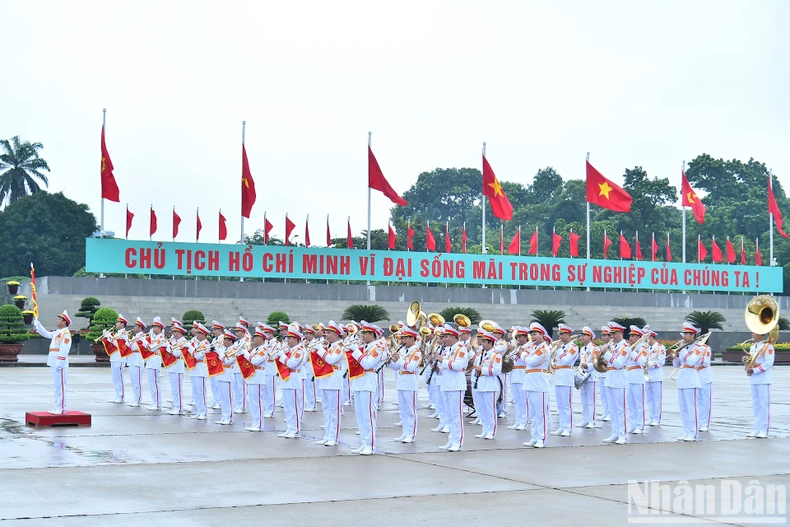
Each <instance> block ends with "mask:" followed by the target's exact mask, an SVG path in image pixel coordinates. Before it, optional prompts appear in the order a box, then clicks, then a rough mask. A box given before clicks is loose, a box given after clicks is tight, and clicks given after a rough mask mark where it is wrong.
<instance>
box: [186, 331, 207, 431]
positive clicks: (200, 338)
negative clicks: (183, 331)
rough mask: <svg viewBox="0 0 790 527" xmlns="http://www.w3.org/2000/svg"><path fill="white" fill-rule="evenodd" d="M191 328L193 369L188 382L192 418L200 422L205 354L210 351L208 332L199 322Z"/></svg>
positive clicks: (203, 415)
mask: <svg viewBox="0 0 790 527" xmlns="http://www.w3.org/2000/svg"><path fill="white" fill-rule="evenodd" d="M192 328H193V329H194V330H195V341H194V342H195V343H194V346H193V348H194V353H193V355H194V357H195V367H194V368H193V369H192V370H191V371H190V372H189V382H190V384H191V385H192V401H194V403H195V412H194V413H193V414H192V417H193V418H195V419H198V420H200V421H205V420H206V412H207V411H208V410H207V408H206V377H208V367H207V366H206V353H207V352H208V351H209V350H210V349H211V344H210V343H209V341H208V336H209V333H210V332H209V330H208V328H206V326H204V325H203V324H201V323H200V322H194V323H193V325H192Z"/></svg>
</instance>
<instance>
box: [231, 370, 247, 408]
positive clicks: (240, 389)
mask: <svg viewBox="0 0 790 527" xmlns="http://www.w3.org/2000/svg"><path fill="white" fill-rule="evenodd" d="M233 400H234V401H235V402H236V406H235V407H234V408H233V410H234V411H236V412H246V411H247V382H246V381H245V380H244V375H242V374H241V373H239V372H235V373H234V374H233Z"/></svg>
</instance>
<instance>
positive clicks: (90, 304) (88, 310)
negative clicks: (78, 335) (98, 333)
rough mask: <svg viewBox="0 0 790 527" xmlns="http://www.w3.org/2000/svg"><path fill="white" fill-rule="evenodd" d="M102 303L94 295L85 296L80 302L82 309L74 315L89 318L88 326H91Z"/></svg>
mask: <svg viewBox="0 0 790 527" xmlns="http://www.w3.org/2000/svg"><path fill="white" fill-rule="evenodd" d="M100 305H101V302H99V300H98V299H97V298H93V297H92V296H89V297H87V298H83V299H82V303H81V304H80V310H79V311H78V312H77V314H75V315H74V316H75V317H81V318H87V319H88V326H90V325H91V321H92V320H93V316H94V315H95V314H96V310H97V309H99V306H100Z"/></svg>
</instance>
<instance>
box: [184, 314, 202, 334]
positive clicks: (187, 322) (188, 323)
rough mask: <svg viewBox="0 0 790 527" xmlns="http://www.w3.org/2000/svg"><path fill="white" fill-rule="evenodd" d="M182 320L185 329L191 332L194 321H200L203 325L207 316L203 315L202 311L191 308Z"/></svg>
mask: <svg viewBox="0 0 790 527" xmlns="http://www.w3.org/2000/svg"><path fill="white" fill-rule="evenodd" d="M181 322H183V323H184V329H186V330H187V332H189V331H190V330H191V329H192V322H200V323H201V324H203V325H206V317H205V316H204V315H203V312H202V311H199V310H197V309H190V310H188V311H187V312H186V313H184V316H183V317H182V318H181Z"/></svg>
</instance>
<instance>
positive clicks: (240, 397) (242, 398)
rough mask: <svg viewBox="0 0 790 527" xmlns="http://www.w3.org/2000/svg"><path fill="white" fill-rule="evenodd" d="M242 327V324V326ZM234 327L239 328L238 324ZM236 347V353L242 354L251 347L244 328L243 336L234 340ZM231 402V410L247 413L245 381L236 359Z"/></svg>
mask: <svg viewBox="0 0 790 527" xmlns="http://www.w3.org/2000/svg"><path fill="white" fill-rule="evenodd" d="M242 327H243V326H242ZM236 329H240V328H239V326H236ZM234 346H236V349H237V350H238V355H239V356H241V355H244V353H245V352H246V351H248V350H249V349H250V347H252V339H251V337H250V334H249V333H248V332H247V330H246V328H245V330H244V336H243V337H242V338H240V339H239V340H237V341H236V343H235V344H234ZM232 368H233V402H234V404H235V407H234V408H233V411H234V412H235V413H237V414H246V413H247V382H246V381H245V380H244V375H243V374H242V373H241V368H239V363H238V361H235V362H234V363H233V366H232Z"/></svg>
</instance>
